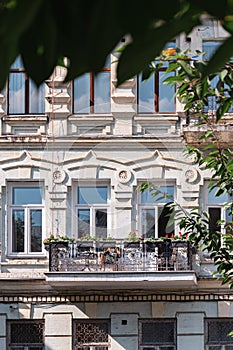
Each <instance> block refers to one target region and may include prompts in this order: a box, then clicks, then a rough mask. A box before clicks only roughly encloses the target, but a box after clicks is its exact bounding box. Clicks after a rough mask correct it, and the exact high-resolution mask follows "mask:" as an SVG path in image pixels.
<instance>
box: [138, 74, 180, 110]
mask: <svg viewBox="0 0 233 350" xmlns="http://www.w3.org/2000/svg"><path fill="white" fill-rule="evenodd" d="M165 69H166V68H160V70H159V72H158V73H157V74H154V75H152V76H151V77H150V78H149V79H148V80H146V81H142V80H141V75H139V77H138V112H139V113H174V112H175V99H174V93H175V89H174V87H171V86H169V85H165V84H163V80H164V79H165V73H164V71H165ZM170 75H174V73H173V72H172V73H169V74H167V75H166V77H168V76H170Z"/></svg>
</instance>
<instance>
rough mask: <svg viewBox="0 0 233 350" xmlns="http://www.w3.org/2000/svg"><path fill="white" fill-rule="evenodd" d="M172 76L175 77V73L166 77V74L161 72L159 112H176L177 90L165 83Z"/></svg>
mask: <svg viewBox="0 0 233 350" xmlns="http://www.w3.org/2000/svg"><path fill="white" fill-rule="evenodd" d="M172 75H174V73H169V74H167V75H165V74H164V72H159V112H174V111H175V100H174V93H175V88H174V87H172V86H169V85H166V84H164V83H163V80H164V79H165V78H167V77H168V76H172Z"/></svg>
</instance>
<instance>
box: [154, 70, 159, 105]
mask: <svg viewBox="0 0 233 350" xmlns="http://www.w3.org/2000/svg"><path fill="white" fill-rule="evenodd" d="M154 79H155V82H154V84H155V86H154V111H155V112H159V72H158V73H156V74H155V77H154Z"/></svg>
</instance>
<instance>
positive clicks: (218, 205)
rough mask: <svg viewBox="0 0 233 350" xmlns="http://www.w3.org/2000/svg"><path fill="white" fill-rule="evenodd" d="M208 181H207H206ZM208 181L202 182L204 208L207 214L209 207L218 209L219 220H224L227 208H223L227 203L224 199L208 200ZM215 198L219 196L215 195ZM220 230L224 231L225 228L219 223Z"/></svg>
mask: <svg viewBox="0 0 233 350" xmlns="http://www.w3.org/2000/svg"><path fill="white" fill-rule="evenodd" d="M208 182H209V181H208ZM208 182H206V183H205V184H204V191H205V194H204V203H205V210H206V211H207V213H208V214H209V209H212V208H213V209H220V219H219V220H224V221H226V219H227V209H226V208H224V204H225V203H227V202H226V201H223V202H220V203H218V202H217V201H216V202H213V203H211V202H209V198H208V197H209V189H208ZM216 189H217V188H216ZM213 191H215V189H213ZM216 198H220V197H216ZM220 230H221V232H222V233H226V229H225V228H224V227H222V225H220Z"/></svg>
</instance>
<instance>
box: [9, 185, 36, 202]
mask: <svg viewBox="0 0 233 350" xmlns="http://www.w3.org/2000/svg"><path fill="white" fill-rule="evenodd" d="M12 191H13V204H17V205H21V204H41V203H42V193H41V188H40V187H13V189H12Z"/></svg>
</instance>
